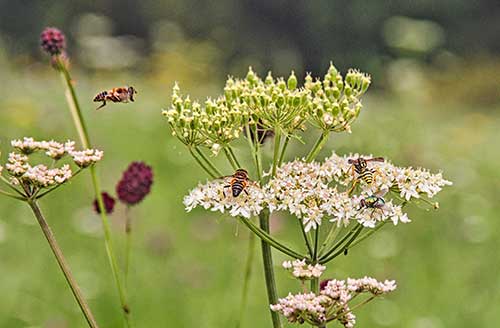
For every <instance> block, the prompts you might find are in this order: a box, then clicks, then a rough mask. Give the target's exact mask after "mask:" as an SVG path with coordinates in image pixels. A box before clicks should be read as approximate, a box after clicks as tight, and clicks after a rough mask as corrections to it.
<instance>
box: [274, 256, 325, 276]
mask: <svg viewBox="0 0 500 328" xmlns="http://www.w3.org/2000/svg"><path fill="white" fill-rule="evenodd" d="M282 265H283V268H285V269H286V270H288V271H290V272H291V273H292V275H293V276H294V277H295V278H297V279H300V280H309V279H313V278H319V277H320V276H321V274H322V273H323V271H325V269H326V266H324V265H321V264H315V265H312V264H307V263H306V260H305V259H304V260H294V261H285V262H283V264H282Z"/></svg>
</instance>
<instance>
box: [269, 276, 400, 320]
mask: <svg viewBox="0 0 500 328" xmlns="http://www.w3.org/2000/svg"><path fill="white" fill-rule="evenodd" d="M395 289H396V283H395V281H394V280H386V281H384V282H379V281H377V280H376V279H374V278H370V277H364V278H361V279H351V278H348V279H347V281H346V280H336V279H333V280H329V281H328V282H327V283H326V285H325V286H324V288H323V289H322V290H321V291H320V293H319V295H316V294H314V293H312V292H311V293H299V294H295V295H293V294H291V293H290V294H288V296H287V297H285V298H281V299H279V301H278V304H273V305H271V310H273V311H276V312H279V313H281V314H282V315H284V316H285V317H286V318H287V319H288V321H289V322H298V323H304V322H307V323H310V324H312V325H317V326H319V325H323V324H325V323H326V322H331V321H334V320H337V321H339V323H341V324H342V325H343V326H344V327H346V328H352V327H354V324H355V323H356V317H355V315H354V314H353V313H352V311H351V309H350V307H349V302H350V301H351V300H352V299H353V298H354V296H356V295H358V294H363V293H366V294H371V295H372V296H373V297H376V296H380V295H383V294H387V293H389V292H392V291H393V290H395Z"/></svg>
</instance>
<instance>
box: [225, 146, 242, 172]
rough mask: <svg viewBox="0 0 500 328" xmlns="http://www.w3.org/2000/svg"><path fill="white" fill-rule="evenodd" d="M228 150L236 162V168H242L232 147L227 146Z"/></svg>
mask: <svg viewBox="0 0 500 328" xmlns="http://www.w3.org/2000/svg"><path fill="white" fill-rule="evenodd" d="M227 149H228V150H229V153H230V154H231V157H233V160H234V163H236V166H237V167H238V168H241V165H240V162H239V161H238V158H236V155H235V154H234V151H233V148H232V147H231V146H227Z"/></svg>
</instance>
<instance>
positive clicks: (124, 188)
mask: <svg viewBox="0 0 500 328" xmlns="http://www.w3.org/2000/svg"><path fill="white" fill-rule="evenodd" d="M152 184H153V170H152V169H151V167H150V166H148V165H146V164H145V163H143V162H132V163H131V164H130V165H129V166H128V168H127V170H126V171H125V172H123V176H122V179H121V180H120V181H119V182H118V184H117V185H116V194H117V195H118V198H119V199H120V201H122V202H123V203H125V204H128V205H134V204H137V203H139V202H140V201H141V200H143V199H144V197H146V195H147V194H149V192H150V190H151V185H152Z"/></svg>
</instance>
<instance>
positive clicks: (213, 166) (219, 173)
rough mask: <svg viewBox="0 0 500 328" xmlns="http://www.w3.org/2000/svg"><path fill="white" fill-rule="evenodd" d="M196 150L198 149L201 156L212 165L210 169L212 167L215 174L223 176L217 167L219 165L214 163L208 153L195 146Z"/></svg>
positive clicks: (197, 151)
mask: <svg viewBox="0 0 500 328" xmlns="http://www.w3.org/2000/svg"><path fill="white" fill-rule="evenodd" d="M194 150H195V151H196V153H197V154H198V155H200V157H201V158H202V159H203V160H204V161H205V163H206V164H207V165H208V166H209V167H210V169H212V170H213V171H214V172H215V174H218V176H219V177H221V176H223V174H222V173H221V172H220V171H219V170H218V169H217V167H215V165H214V164H213V163H212V161H211V160H210V159H209V158H208V157H207V155H205V154H204V153H203V152H202V151H201V149H200V148H198V147H195V148H194Z"/></svg>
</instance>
